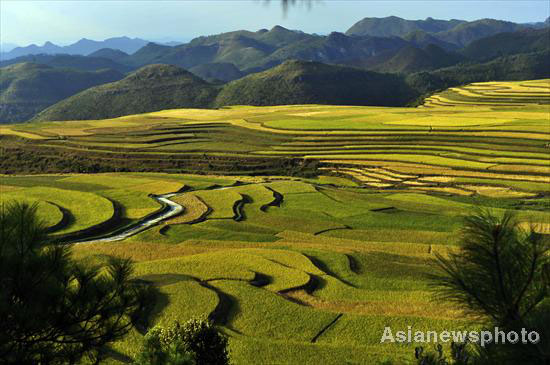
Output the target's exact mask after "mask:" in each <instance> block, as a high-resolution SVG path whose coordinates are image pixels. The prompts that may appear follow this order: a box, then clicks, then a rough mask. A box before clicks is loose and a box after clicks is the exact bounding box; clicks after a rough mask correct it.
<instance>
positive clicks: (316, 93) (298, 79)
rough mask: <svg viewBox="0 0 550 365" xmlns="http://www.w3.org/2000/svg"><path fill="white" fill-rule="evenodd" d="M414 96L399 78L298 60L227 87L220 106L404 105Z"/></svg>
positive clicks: (220, 96)
mask: <svg viewBox="0 0 550 365" xmlns="http://www.w3.org/2000/svg"><path fill="white" fill-rule="evenodd" d="M413 94H414V93H413V91H412V90H411V89H409V88H408V87H407V85H406V84H405V83H404V82H403V80H402V79H401V78H399V77H398V76H395V75H389V74H378V73H375V72H369V71H363V70H359V69H355V68H350V67H342V66H329V65H325V64H322V63H317V62H305V61H295V60H294V61H287V62H285V63H283V64H282V65H279V66H277V67H274V68H272V69H270V70H268V71H264V72H260V73H257V74H252V75H249V76H246V77H244V78H242V79H239V80H236V81H233V82H230V83H228V84H226V85H225V86H224V88H223V89H222V91H221V92H220V94H219V95H218V97H217V99H216V105H219V106H221V105H285V104H335V105H403V103H405V102H406V101H407V100H408V99H410V98H411V97H412V95H413Z"/></svg>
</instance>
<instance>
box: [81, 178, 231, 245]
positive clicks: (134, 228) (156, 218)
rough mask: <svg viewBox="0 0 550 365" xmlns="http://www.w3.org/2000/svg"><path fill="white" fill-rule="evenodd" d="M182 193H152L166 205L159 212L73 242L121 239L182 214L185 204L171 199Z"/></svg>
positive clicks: (154, 197) (222, 188)
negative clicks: (117, 228) (114, 231)
mask: <svg viewBox="0 0 550 365" xmlns="http://www.w3.org/2000/svg"><path fill="white" fill-rule="evenodd" d="M233 187H235V186H220V187H216V188H213V189H210V190H225V189H231V188H233ZM181 194H182V193H181V192H177V193H170V194H163V195H151V198H153V199H154V200H156V201H157V202H159V203H160V204H162V205H164V208H163V209H161V210H160V211H159V212H157V213H154V214H152V215H150V216H148V217H146V218H144V219H143V220H141V221H139V222H137V223H135V224H133V225H131V226H129V227H127V228H125V229H123V230H122V231H121V232H116V233H113V234H110V235H106V236H104V237H101V238H92V239H86V240H81V241H75V242H72V244H75V245H78V244H84V243H98V242H114V241H121V240H123V239H126V238H128V237H130V236H133V235H135V234H138V233H140V232H143V231H145V230H146V229H148V228H150V227H152V226H154V225H156V224H157V223H159V222H162V221H164V220H166V219H169V218H172V217H174V216H176V215H178V214H180V213H181V212H183V210H184V208H183V206H181V205H180V204H178V203H176V202H174V201H172V200H170V198H171V197H173V196H175V195H181Z"/></svg>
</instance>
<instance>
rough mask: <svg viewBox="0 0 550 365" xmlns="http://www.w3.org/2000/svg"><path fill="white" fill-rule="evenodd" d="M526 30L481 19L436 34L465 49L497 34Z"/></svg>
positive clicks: (502, 22)
mask: <svg viewBox="0 0 550 365" xmlns="http://www.w3.org/2000/svg"><path fill="white" fill-rule="evenodd" d="M521 29H526V28H525V26H523V25H520V24H516V23H512V22H505V21H502V20H494V19H481V20H476V21H473V22H468V23H462V24H459V25H457V26H456V27H454V28H452V29H450V30H447V31H444V32H439V33H436V34H434V36H435V37H436V38H438V39H441V40H443V41H445V42H449V43H454V44H456V45H459V46H460V47H465V46H467V45H468V44H469V43H471V42H473V41H475V40H478V39H481V38H485V37H489V36H492V35H494V34H497V33H503V32H515V31H518V30H521Z"/></svg>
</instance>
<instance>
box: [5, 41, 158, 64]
mask: <svg viewBox="0 0 550 365" xmlns="http://www.w3.org/2000/svg"><path fill="white" fill-rule="evenodd" d="M147 43H149V42H148V41H146V40H143V39H140V38H128V37H115V38H108V39H105V40H104V41H94V40H91V39H86V38H82V39H81V40H79V41H78V42H76V43H73V44H70V45H68V46H58V45H56V44H53V43H52V42H49V41H48V42H45V43H44V44H43V45H42V46H37V45H36V44H31V45H29V46H26V47H15V48H13V49H12V50H10V51H9V52H3V53H1V54H0V60H9V59H12V58H16V57H20V56H26V55H35V54H59V53H64V54H75V55H89V54H90V53H92V52H95V51H97V50H99V49H102V48H112V49H118V50H121V51H123V52H126V53H134V52H135V51H137V50H138V49H140V48H141V47H143V46H145V45H146V44H147Z"/></svg>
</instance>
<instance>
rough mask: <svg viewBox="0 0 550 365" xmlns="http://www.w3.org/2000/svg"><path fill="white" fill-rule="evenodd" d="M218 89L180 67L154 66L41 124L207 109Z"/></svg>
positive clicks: (56, 110)
mask: <svg viewBox="0 0 550 365" xmlns="http://www.w3.org/2000/svg"><path fill="white" fill-rule="evenodd" d="M216 93H217V89H216V88H215V87H214V86H212V85H210V84H208V83H207V82H205V81H203V80H201V79H200V78H198V77H196V76H195V75H193V74H191V73H190V72H187V71H185V70H183V69H181V68H179V67H176V66H169V65H150V66H146V67H143V68H141V69H139V70H137V71H136V72H134V73H132V74H130V75H129V76H127V77H126V78H124V79H122V80H120V81H117V82H113V83H109V84H105V85H100V86H96V87H93V88H90V89H88V90H85V91H83V92H81V93H79V94H77V95H74V96H72V97H70V98H68V99H66V100H63V101H61V102H59V103H57V104H55V105H53V106H51V107H50V108H48V109H46V110H44V111H43V112H41V113H39V114H38V115H37V116H36V118H35V119H37V120H76V119H84V120H85V119H103V118H113V117H119V116H122V115H128V114H138V113H146V112H152V111H158V110H163V109H174V108H204V107H208V106H209V105H210V103H211V102H212V101H213V99H214V97H215V95H216Z"/></svg>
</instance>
